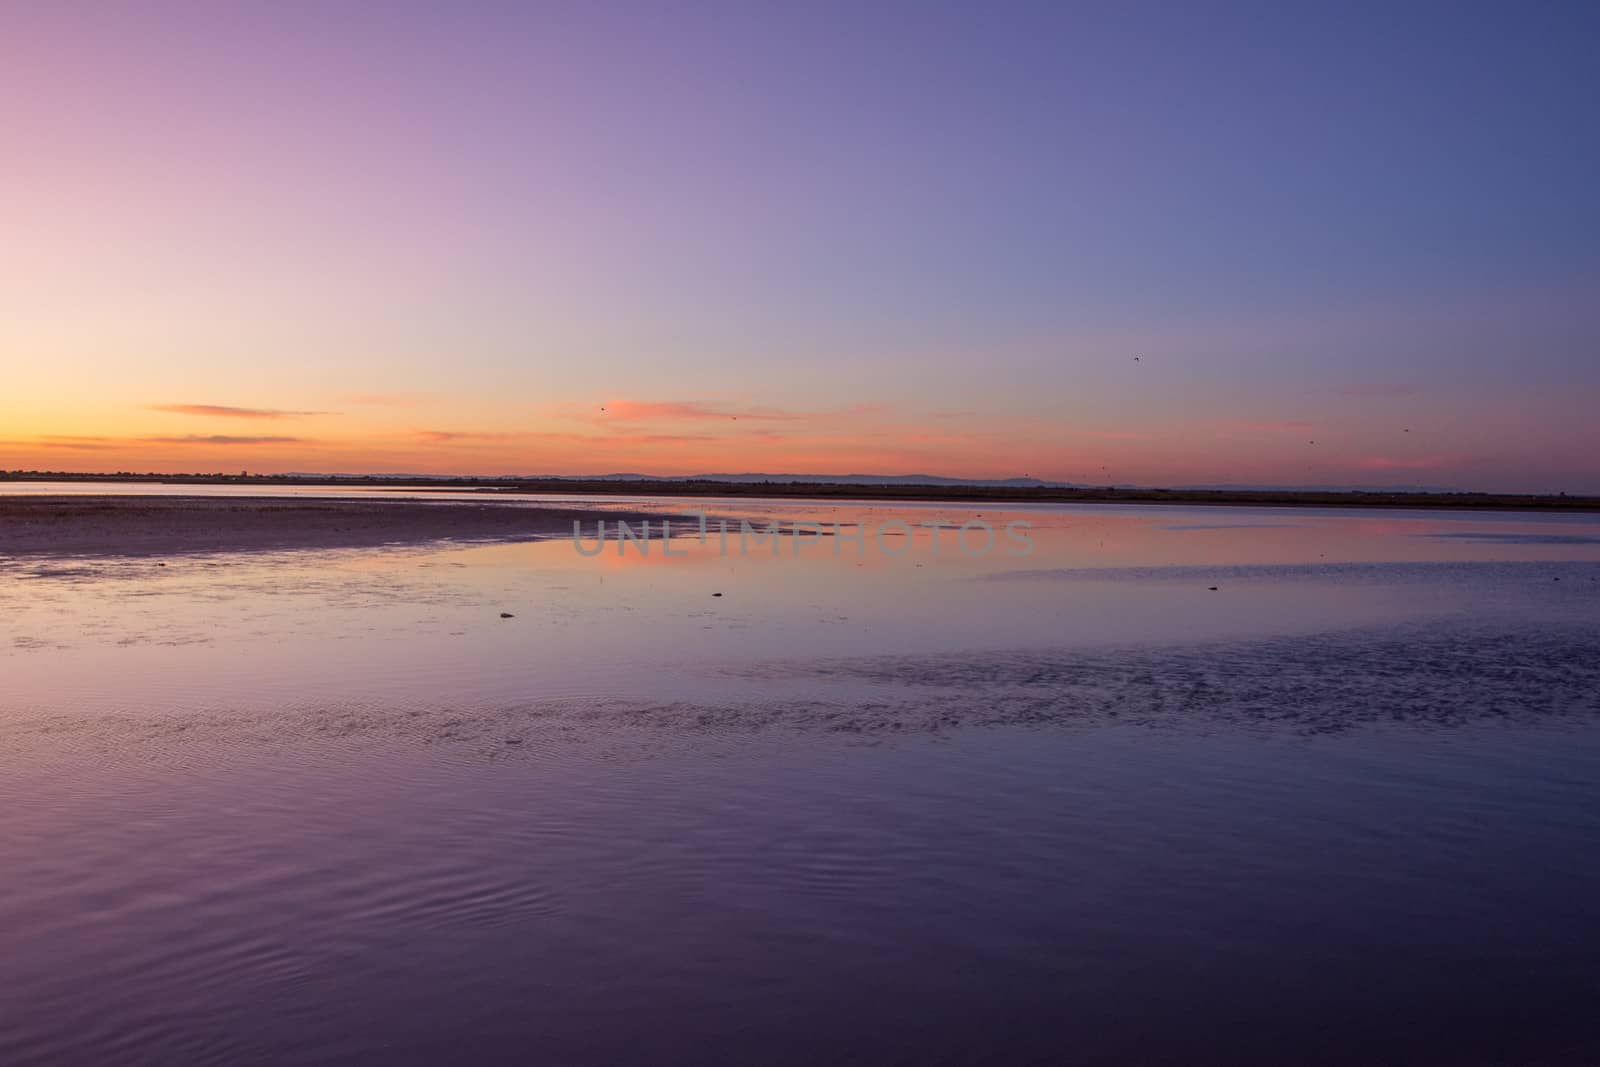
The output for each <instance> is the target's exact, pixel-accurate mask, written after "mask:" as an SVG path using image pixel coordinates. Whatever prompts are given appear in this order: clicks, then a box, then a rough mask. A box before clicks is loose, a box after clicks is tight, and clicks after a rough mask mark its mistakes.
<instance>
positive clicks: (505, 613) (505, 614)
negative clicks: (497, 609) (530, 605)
mask: <svg viewBox="0 0 1600 1067" xmlns="http://www.w3.org/2000/svg"><path fill="white" fill-rule="evenodd" d="M500 617H501V618H502V619H514V618H516V616H515V615H513V614H511V612H509V611H502V612H501V613H500Z"/></svg>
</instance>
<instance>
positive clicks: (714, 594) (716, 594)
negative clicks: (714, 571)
mask: <svg viewBox="0 0 1600 1067" xmlns="http://www.w3.org/2000/svg"><path fill="white" fill-rule="evenodd" d="M711 595H712V596H721V595H722V594H721V593H712V594H711Z"/></svg>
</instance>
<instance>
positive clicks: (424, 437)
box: [414, 430, 527, 445]
mask: <svg viewBox="0 0 1600 1067" xmlns="http://www.w3.org/2000/svg"><path fill="white" fill-rule="evenodd" d="M414 432H415V434H416V437H417V440H419V441H423V442H426V443H427V444H433V445H437V444H443V443H445V442H446V441H520V440H523V439H524V438H525V437H526V436H527V435H526V434H520V433H483V432H479V431H475V430H416V431H414Z"/></svg>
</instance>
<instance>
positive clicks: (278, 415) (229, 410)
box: [145, 404, 337, 419]
mask: <svg viewBox="0 0 1600 1067" xmlns="http://www.w3.org/2000/svg"><path fill="white" fill-rule="evenodd" d="M145 408H146V410H148V411H162V412H165V413H167V414H168V415H198V416H202V417H205V418H223V419H298V418H302V417H305V416H309V415H335V414H337V412H333V411H285V410H283V409H281V408H240V407H233V406H231V405H228V404H147V405H145Z"/></svg>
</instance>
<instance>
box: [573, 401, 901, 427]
mask: <svg viewBox="0 0 1600 1067" xmlns="http://www.w3.org/2000/svg"><path fill="white" fill-rule="evenodd" d="M884 410H885V409H884V408H883V407H882V405H878V404H855V405H851V406H849V407H844V408H833V409H829V410H824V411H790V410H787V409H784V408H775V407H759V406H745V405H738V406H735V405H730V404H727V403H718V402H714V401H709V400H607V401H605V402H604V403H600V404H596V405H594V407H592V408H587V409H577V408H575V407H573V406H572V405H568V406H567V407H566V408H564V409H563V410H562V412H561V414H564V415H568V416H577V417H581V418H585V419H588V420H591V421H594V422H611V423H617V422H695V421H716V422H737V421H745V422H807V421H814V420H822V419H840V418H851V417H866V416H872V415H879V414H883V412H884Z"/></svg>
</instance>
